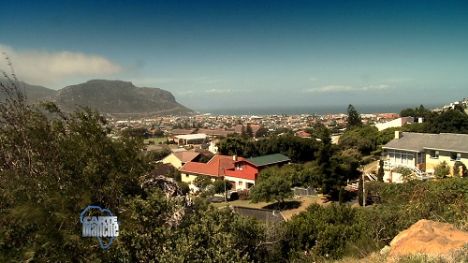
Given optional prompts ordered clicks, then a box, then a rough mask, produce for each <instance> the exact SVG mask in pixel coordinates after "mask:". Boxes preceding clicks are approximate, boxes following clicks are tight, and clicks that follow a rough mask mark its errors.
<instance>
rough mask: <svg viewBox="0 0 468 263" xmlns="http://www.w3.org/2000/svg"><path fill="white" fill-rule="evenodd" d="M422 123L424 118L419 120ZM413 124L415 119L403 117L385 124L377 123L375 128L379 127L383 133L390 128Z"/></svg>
mask: <svg viewBox="0 0 468 263" xmlns="http://www.w3.org/2000/svg"><path fill="white" fill-rule="evenodd" d="M422 121H423V120H422V118H418V122H422ZM412 123H414V118H413V117H401V118H398V119H394V120H391V121H387V122H383V123H376V124H375V127H377V129H378V130H379V131H382V130H385V129H388V128H397V127H403V125H405V124H412Z"/></svg>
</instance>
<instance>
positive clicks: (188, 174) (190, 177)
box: [179, 155, 241, 190]
mask: <svg viewBox="0 0 468 263" xmlns="http://www.w3.org/2000/svg"><path fill="white" fill-rule="evenodd" d="M240 158H241V157H240ZM234 162H235V160H234V159H233V157H232V156H228V155H215V156H213V158H211V159H210V160H209V161H208V162H207V163H199V162H187V163H186V164H185V165H183V166H182V167H181V168H180V169H179V171H180V173H181V179H182V182H185V183H187V184H189V186H190V189H192V190H197V188H196V187H195V186H194V185H193V181H194V180H195V179H196V178H197V177H198V176H200V175H205V176H209V177H211V178H212V180H213V181H214V180H216V179H223V178H224V175H225V171H226V170H227V169H233V168H234Z"/></svg>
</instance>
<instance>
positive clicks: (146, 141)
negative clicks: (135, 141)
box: [143, 137, 167, 144]
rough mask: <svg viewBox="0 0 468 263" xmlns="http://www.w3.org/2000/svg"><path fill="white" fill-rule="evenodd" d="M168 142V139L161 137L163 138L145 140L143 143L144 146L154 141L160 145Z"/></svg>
mask: <svg viewBox="0 0 468 263" xmlns="http://www.w3.org/2000/svg"><path fill="white" fill-rule="evenodd" d="M166 140H167V138H166V137H161V138H149V139H145V140H144V141H143V143H144V144H149V143H150V141H153V142H154V144H159V143H160V142H161V143H165V142H166Z"/></svg>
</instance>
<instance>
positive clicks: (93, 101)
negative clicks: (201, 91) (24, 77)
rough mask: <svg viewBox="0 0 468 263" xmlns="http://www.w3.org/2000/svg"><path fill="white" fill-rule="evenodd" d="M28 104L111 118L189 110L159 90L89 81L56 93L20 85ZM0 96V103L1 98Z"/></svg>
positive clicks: (47, 89)
mask: <svg viewBox="0 0 468 263" xmlns="http://www.w3.org/2000/svg"><path fill="white" fill-rule="evenodd" d="M20 88H21V89H22V90H23V91H24V93H25V95H26V98H27V100H28V102H29V103H37V102H40V101H44V100H48V101H52V102H55V103H57V105H59V107H60V108H61V109H62V110H64V111H73V110H75V109H77V108H78V107H89V108H92V109H95V110H98V111H99V112H102V113H107V114H111V115H112V114H114V115H151V114H163V115H167V114H187V113H191V112H193V111H192V110H191V109H189V108H187V107H185V106H183V105H182V104H180V103H178V102H177V101H176V99H175V97H174V95H173V94H172V93H171V92H169V91H167V90H163V89H160V88H151V87H137V86H135V85H133V83H132V82H130V81H122V80H104V79H92V80H88V81H86V82H83V83H80V84H75V85H69V86H66V87H64V88H62V89H59V90H53V89H49V88H46V87H43V86H38V85H31V84H28V83H24V82H21V83H20ZM2 95H3V94H0V99H1V98H2V97H3V96H2Z"/></svg>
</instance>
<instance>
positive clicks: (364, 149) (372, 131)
mask: <svg viewBox="0 0 468 263" xmlns="http://www.w3.org/2000/svg"><path fill="white" fill-rule="evenodd" d="M378 136H379V131H378V130H377V128H376V127H374V126H370V125H365V126H360V127H356V128H354V129H352V130H347V131H346V132H345V133H344V134H343V135H342V136H341V137H340V140H339V144H340V146H341V147H342V148H343V149H348V148H356V149H358V150H359V151H360V152H361V153H363V154H365V155H367V154H370V153H371V152H372V151H374V150H375V149H376V148H377V141H378Z"/></svg>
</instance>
